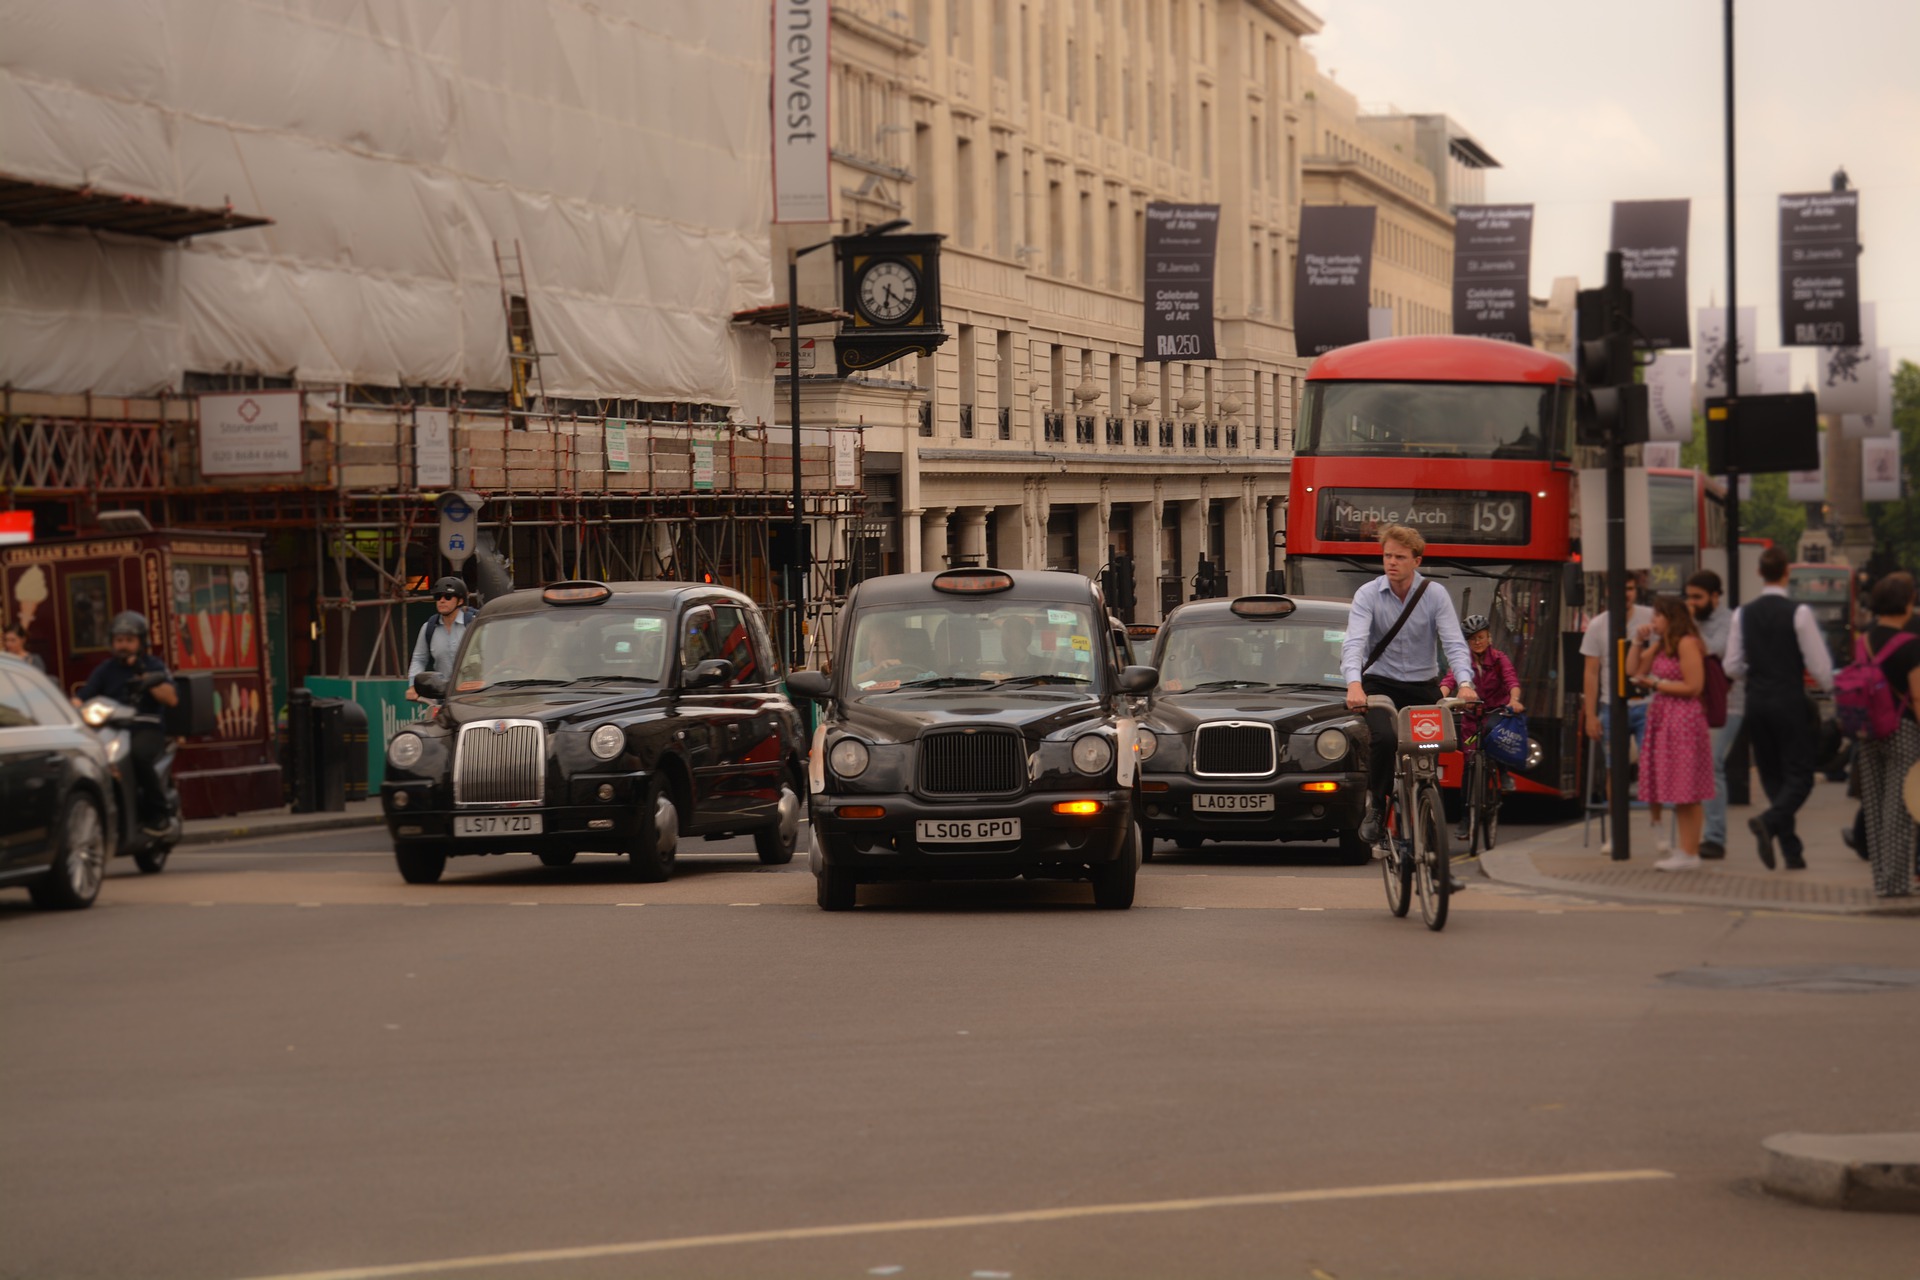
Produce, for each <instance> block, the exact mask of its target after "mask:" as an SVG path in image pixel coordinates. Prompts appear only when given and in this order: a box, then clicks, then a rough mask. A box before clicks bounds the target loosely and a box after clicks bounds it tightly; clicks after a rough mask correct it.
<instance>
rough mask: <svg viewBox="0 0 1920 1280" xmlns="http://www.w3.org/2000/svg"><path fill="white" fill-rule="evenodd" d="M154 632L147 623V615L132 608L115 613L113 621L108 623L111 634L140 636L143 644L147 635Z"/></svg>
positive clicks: (108, 630)
mask: <svg viewBox="0 0 1920 1280" xmlns="http://www.w3.org/2000/svg"><path fill="white" fill-rule="evenodd" d="M152 632H153V628H151V627H149V626H148V625H147V618H146V615H145V614H141V613H135V612H134V611H133V610H131V609H128V610H127V611H126V612H125V613H116V614H114V615H113V621H112V622H110V623H108V624H107V634H108V635H109V636H138V637H140V642H141V643H142V644H145V643H146V641H147V637H148V636H149V635H151V634H152Z"/></svg>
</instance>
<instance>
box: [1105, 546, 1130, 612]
mask: <svg viewBox="0 0 1920 1280" xmlns="http://www.w3.org/2000/svg"><path fill="white" fill-rule="evenodd" d="M1100 593H1101V594H1102V595H1103V596H1105V597H1106V600H1107V608H1109V609H1111V610H1112V611H1113V612H1114V613H1116V614H1118V615H1119V616H1120V617H1122V618H1130V617H1132V616H1133V605H1134V594H1133V557H1132V556H1129V555H1120V554H1118V553H1116V552H1114V551H1112V550H1111V549H1109V551H1108V552H1107V567H1106V568H1104V569H1102V570H1101V571H1100Z"/></svg>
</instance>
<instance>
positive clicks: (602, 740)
mask: <svg viewBox="0 0 1920 1280" xmlns="http://www.w3.org/2000/svg"><path fill="white" fill-rule="evenodd" d="M626 745H627V735H626V734H625V733H623V732H621V729H620V726H619V725H617V724H603V725H601V726H600V727H599V728H598V729H595V730H594V731H593V736H592V737H590V738H588V739H587V750H589V751H591V752H593V758H594V759H596V760H611V759H613V758H614V757H615V756H617V755H619V754H620V753H621V751H623V750H625V749H626Z"/></svg>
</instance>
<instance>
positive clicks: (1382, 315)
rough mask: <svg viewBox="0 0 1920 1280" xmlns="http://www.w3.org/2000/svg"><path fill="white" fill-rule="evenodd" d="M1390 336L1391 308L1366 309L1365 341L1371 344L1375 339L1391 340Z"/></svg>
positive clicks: (1391, 323) (1391, 328) (1391, 326)
mask: <svg viewBox="0 0 1920 1280" xmlns="http://www.w3.org/2000/svg"><path fill="white" fill-rule="evenodd" d="M1392 336H1393V308H1392V307H1368V308H1367V341H1369V342H1371V341H1373V340H1374V339H1375V338H1391V337H1392Z"/></svg>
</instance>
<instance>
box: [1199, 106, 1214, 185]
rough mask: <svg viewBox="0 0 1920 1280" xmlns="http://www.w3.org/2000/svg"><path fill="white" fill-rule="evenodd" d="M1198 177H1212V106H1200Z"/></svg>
mask: <svg viewBox="0 0 1920 1280" xmlns="http://www.w3.org/2000/svg"><path fill="white" fill-rule="evenodd" d="M1200 176H1201V177H1202V178H1211V177H1213V104H1212V103H1210V102H1202V103H1201V104H1200Z"/></svg>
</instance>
